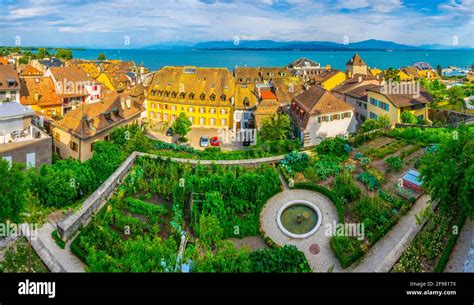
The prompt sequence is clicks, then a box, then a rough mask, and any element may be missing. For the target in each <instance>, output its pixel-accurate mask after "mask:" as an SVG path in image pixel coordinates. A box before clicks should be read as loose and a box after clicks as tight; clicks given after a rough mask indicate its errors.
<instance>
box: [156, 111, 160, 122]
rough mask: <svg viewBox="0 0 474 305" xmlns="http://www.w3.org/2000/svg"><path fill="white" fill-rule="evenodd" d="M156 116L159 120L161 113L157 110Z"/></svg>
mask: <svg viewBox="0 0 474 305" xmlns="http://www.w3.org/2000/svg"><path fill="white" fill-rule="evenodd" d="M156 118H157V119H158V120H161V113H159V112H157V113H156Z"/></svg>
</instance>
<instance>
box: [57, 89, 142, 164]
mask: <svg viewBox="0 0 474 305" xmlns="http://www.w3.org/2000/svg"><path fill="white" fill-rule="evenodd" d="M143 110H144V109H143V106H142V105H141V104H140V103H138V102H136V101H135V100H132V99H131V98H130V97H127V96H125V95H120V94H117V93H112V94H111V95H109V96H107V97H106V98H104V100H103V101H100V102H96V103H93V104H83V105H82V107H79V108H76V109H75V110H71V111H69V112H68V113H67V114H66V115H65V116H64V118H63V119H61V120H59V121H57V122H54V123H53V128H52V134H53V138H54V152H55V153H57V154H58V155H59V156H60V157H61V158H63V159H67V158H73V159H78V160H81V161H85V160H88V159H90V158H91V157H92V155H93V153H94V143H95V142H97V141H99V140H108V139H109V134H110V133H111V132H112V130H113V129H114V128H116V127H122V126H128V125H131V124H133V123H140V114H141V112H142V111H143Z"/></svg>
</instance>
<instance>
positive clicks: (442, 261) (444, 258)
mask: <svg viewBox="0 0 474 305" xmlns="http://www.w3.org/2000/svg"><path fill="white" fill-rule="evenodd" d="M465 221H466V214H465V213H464V212H463V211H461V214H460V215H459V217H458V219H457V220H456V224H455V225H456V226H457V227H458V230H459V231H458V234H451V236H449V239H448V242H447V243H446V245H445V247H444V250H443V252H442V253H441V256H440V258H439V260H438V263H437V264H436V266H435V268H434V272H443V271H444V268H445V267H446V264H447V263H448V261H449V257H450V256H451V252H453V248H454V246H455V245H456V241H457V240H458V237H459V233H460V232H461V229H462V227H463V226H464V222H465Z"/></svg>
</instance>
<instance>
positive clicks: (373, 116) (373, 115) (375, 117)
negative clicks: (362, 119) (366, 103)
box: [370, 112, 378, 120]
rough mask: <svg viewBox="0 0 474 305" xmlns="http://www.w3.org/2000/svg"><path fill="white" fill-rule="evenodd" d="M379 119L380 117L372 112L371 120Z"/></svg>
mask: <svg viewBox="0 0 474 305" xmlns="http://www.w3.org/2000/svg"><path fill="white" fill-rule="evenodd" d="M377 117H378V116H377V115H376V114H375V113H373V112H370V118H371V119H374V120H376V119H377Z"/></svg>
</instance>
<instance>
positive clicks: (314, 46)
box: [146, 39, 473, 51]
mask: <svg viewBox="0 0 474 305" xmlns="http://www.w3.org/2000/svg"><path fill="white" fill-rule="evenodd" d="M175 48H179V49H198V50H257V51H293V50H298V51H357V50H361V51H390V50H392V51H420V50H473V48H471V47H468V46H448V45H441V44H424V45H420V46H410V45H405V44H399V43H396V42H392V41H384V40H376V39H369V40H364V41H359V42H354V43H349V44H341V43H336V42H329V41H287V42H280V41H273V40H240V41H238V42H234V41H206V42H199V43H197V44H194V45H193V44H189V43H183V42H180V43H176V44H173V43H171V44H159V45H154V46H150V47H147V48H146V49H175Z"/></svg>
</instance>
